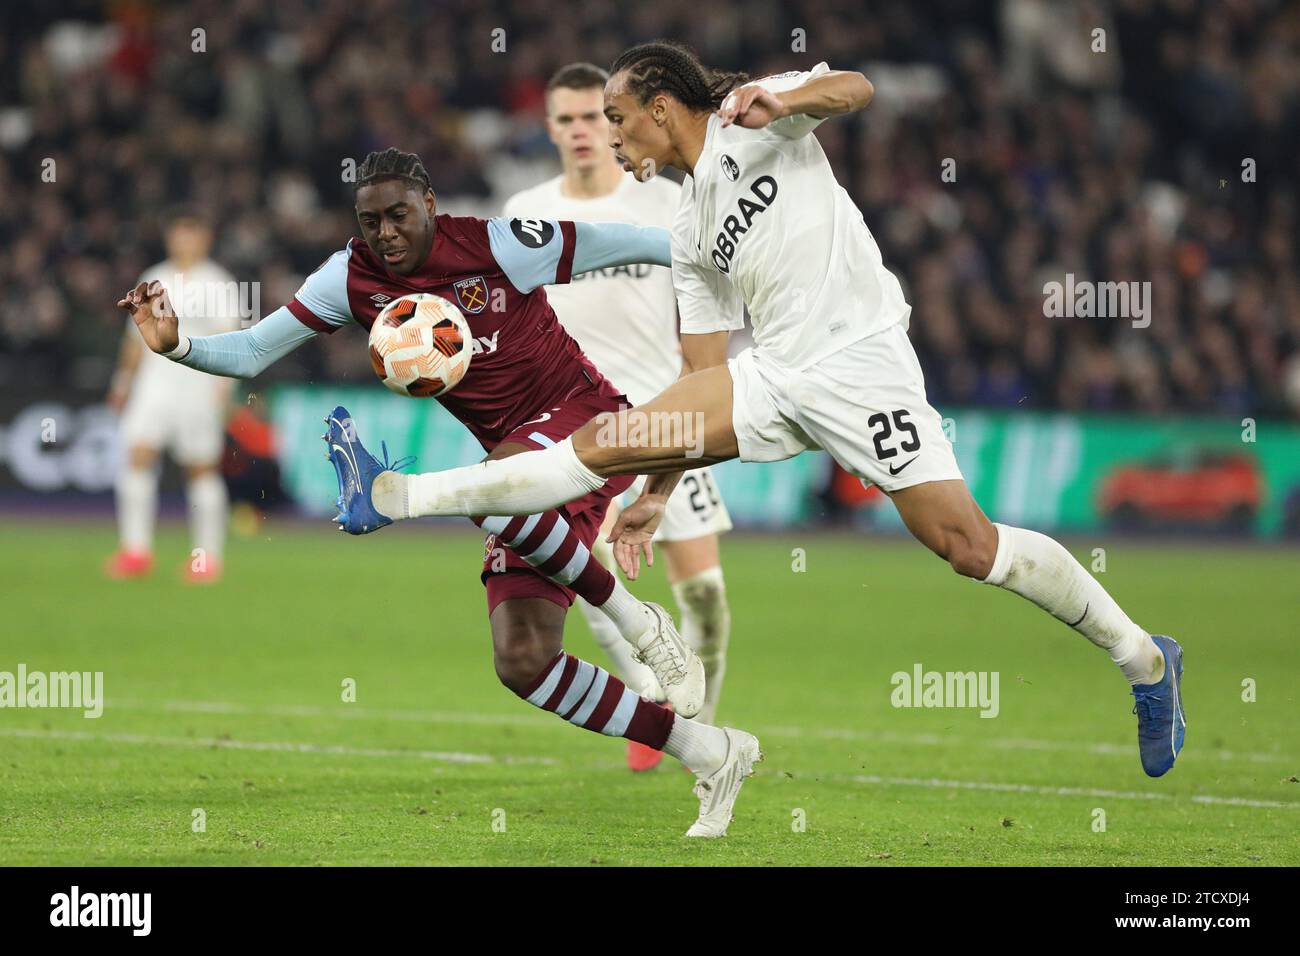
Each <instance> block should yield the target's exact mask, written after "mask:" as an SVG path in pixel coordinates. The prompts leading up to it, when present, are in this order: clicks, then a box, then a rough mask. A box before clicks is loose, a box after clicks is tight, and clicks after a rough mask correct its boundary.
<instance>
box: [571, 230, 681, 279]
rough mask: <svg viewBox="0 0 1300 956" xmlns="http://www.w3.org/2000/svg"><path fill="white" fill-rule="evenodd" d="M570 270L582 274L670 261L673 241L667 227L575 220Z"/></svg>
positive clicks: (660, 264) (575, 273) (671, 261)
mask: <svg viewBox="0 0 1300 956" xmlns="http://www.w3.org/2000/svg"><path fill="white" fill-rule="evenodd" d="M573 228H574V233H575V240H574V249H573V274H574V275H582V273H584V272H592V271H593V270H596V269H608V268H610V267H611V266H630V265H633V264H635V263H638V262H646V263H649V264H650V265H656V266H671V265H672V264H673V253H672V241H671V237H670V235H669V233H668V230H667V229H662V228H660V227H659V226H637V225H633V224H632V223H628V222H575V223H574V224H573Z"/></svg>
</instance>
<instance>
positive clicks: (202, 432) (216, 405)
mask: <svg viewBox="0 0 1300 956" xmlns="http://www.w3.org/2000/svg"><path fill="white" fill-rule="evenodd" d="M164 240H165V244H166V247H167V258H166V259H165V260H163V261H162V262H159V263H158V264H156V265H154V266H152V267H150V268H149V269H148V270H146V271H145V273H144V274H143V275H142V276H141V277H140V281H141V282H150V281H153V280H158V281H160V282H162V283H163V284H164V285H165V286H167V288H168V290H169V291H170V292H171V296H172V301H173V302H174V303H176V305H175V308H176V311H177V312H178V314H180V315H182V316H184V318H185V322H186V325H187V326H190V327H194V328H198V329H199V330H200V331H201V332H202V333H203V334H215V333H217V332H229V331H232V330H234V329H237V328H238V327H239V297H238V286H237V285H236V283H235V280H234V277H233V276H231V274H230V273H229V272H227V271H226V270H225V269H223V268H222V267H221V266H219V265H217V264H216V263H215V262H213V261H212V260H211V259H209V258H208V250H209V249H210V247H211V245H212V231H211V228H210V227H209V226H208V224H207V222H206V221H205V220H204V218H203V217H202V216H201V215H200V214H198V213H196V212H194V211H193V210H181V211H179V212H177V213H175V214H173V215H172V216H171V217H170V218H169V221H168V223H167V226H166V232H165V237H164ZM233 385H234V380H233V379H226V378H212V377H211V376H208V375H204V374H203V373H202V372H196V371H195V370H194V369H189V368H185V367H184V366H183V365H178V364H177V363H175V362H172V361H169V360H168V359H166V358H163V356H161V355H155V354H154V353H153V352H151V351H149V350H148V349H146V348H145V347H144V345H143V343H142V342H141V340H140V335H139V333H138V332H136V331H135V323H134V322H132V321H130V320H128V321H127V329H126V335H125V336H124V337H123V339H122V348H121V351H120V352H119V354H118V363H117V370H116V372H115V373H114V374H113V379H112V385H111V387H110V390H109V395H108V405H109V407H110V408H112V409H113V410H114V411H118V412H121V414H122V422H121V428H122V431H121V435H122V443H123V445H124V446H125V448H126V457H125V460H124V461H123V463H122V465H121V470H120V471H119V473H118V477H117V483H116V494H117V518H118V529H119V534H120V539H121V545H120V548H119V550H118V551H117V553H116V554H114V555H113V556H112V557H111V558H110V559H109V561H108V565H107V568H106V571H107V573H108V575H109V576H110V577H114V578H131V577H140V576H143V575H146V574H148V573H149V572H150V571H151V570H152V569H153V530H154V521H155V518H156V516H157V510H158V474H157V466H158V460H159V457H160V454H161V453H162V451H163V450H167V451H169V452H170V453H171V456H172V458H173V459H174V460H175V461H176V463H177V464H178V465H180V466H181V467H182V468H184V469H185V476H186V499H187V502H188V505H189V516H190V530H191V534H192V536H193V546H194V551H192V552H191V555H190V558H189V560H188V561H187V562H186V564H185V572H184V573H185V577H186V579H187V580H189V581H191V582H194V583H212V582H214V581H216V580H217V579H218V578H219V577H220V574H221V558H222V546H223V544H224V540H225V532H226V517H227V512H228V510H229V502H228V499H227V496H226V483H225V481H224V479H223V478H222V477H221V453H222V449H223V446H224V435H225V410H226V407H227V406H228V404H229V400H230V391H231V388H232V386H233Z"/></svg>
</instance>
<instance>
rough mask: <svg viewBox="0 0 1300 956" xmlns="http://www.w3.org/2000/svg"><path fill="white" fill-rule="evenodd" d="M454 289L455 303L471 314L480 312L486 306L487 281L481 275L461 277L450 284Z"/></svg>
mask: <svg viewBox="0 0 1300 956" xmlns="http://www.w3.org/2000/svg"><path fill="white" fill-rule="evenodd" d="M452 288H453V289H455V290H456V303H457V304H458V305H459V306H460V307H461V308H462V309H464V310H465V311H466V312H469V313H471V314H475V313H479V312H482V311H483V310H484V309H485V308H486V307H487V299H488V290H487V283H486V282H485V281H484V280H483V277H482V276H475V277H474V278H472V279H461V280H460V281H459V282H456V283H454V284H453V285H452Z"/></svg>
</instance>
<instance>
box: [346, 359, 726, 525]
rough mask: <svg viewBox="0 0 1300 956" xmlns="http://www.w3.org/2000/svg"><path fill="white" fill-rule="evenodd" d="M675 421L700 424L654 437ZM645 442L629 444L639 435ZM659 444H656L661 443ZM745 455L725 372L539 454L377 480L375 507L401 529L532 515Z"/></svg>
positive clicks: (680, 386)
mask: <svg viewBox="0 0 1300 956" xmlns="http://www.w3.org/2000/svg"><path fill="white" fill-rule="evenodd" d="M637 416H639V420H640V421H641V422H645V421H657V420H658V421H672V420H673V416H676V417H677V419H678V420H684V416H691V421H692V423H693V425H694V423H696V422H698V423H699V424H700V426H701V427H700V429H699V430H698V431H695V430H694V428H692V431H691V433H690V434H689V435H688V434H686V432H685V430H683V429H674V428H671V427H669V428H663V429H658V430H655V431H650V430H647V429H646V428H645V427H644V426H639V425H638V424H637V421H638V418H637ZM638 434H640V435H641V436H644V437H645V440H637V441H622V440H619V438H620V436H632V435H638ZM655 439H657V440H655ZM738 454H739V451H738V449H737V446H736V432H735V429H734V428H733V427H732V424H731V373H730V372H728V370H727V367H726V366H725V365H718V366H714V367H712V368H707V369H703V370H701V371H699V372H695V373H694V374H692V375H687V376H685V377H684V378H681V379H678V380H677V381H676V382H674V383H673V384H672V385H670V386H669V387H668V388H666V389H664V391H663V392H661V393H660V394H659V395H657V396H656V397H655V398H654V399H652V400H651V401H649V402H647V403H646V404H644V405H639V406H637V407H636V408H629V409H625V410H624V411H621V412H616V413H609V414H607V415H599V416H597V417H596V418H594V419H592V420H591V421H590V422H588V423H587V424H586V425H583V426H582V427H581V428H580V429H578V430H577V431H575V432H574V433H573V434H572V435H571V436H570V437H569V438H568V439H566V440H564V441H562V442H559V443H558V444H556V445H553V446H552V447H550V448H545V449H542V450H540V451H528V452H525V453H524V454H521V455H514V456H511V457H509V458H504V459H500V460H488V461H484V462H480V463H479V464H477V465H469V466H467V467H464V468H452V469H450V470H448V471H433V472H425V473H424V474H419V475H404V474H401V473H399V472H393V471H386V472H383V473H382V474H380V475H379V476H378V477H376V478H375V480H374V485H373V487H372V490H371V497H372V500H373V501H374V507H375V509H376V510H378V511H379V512H380V513H381V514H383V515H385V516H387V517H389V518H391V519H393V520H394V521H397V520H401V519H404V518H418V517H422V516H426V515H465V516H470V515H476V514H502V515H527V514H534V513H536V512H538V511H545V510H547V509H548V508H555V507H557V506H559V505H562V504H565V503H567V502H569V501H573V500H575V499H577V498H581V497H582V496H583V495H586V494H589V493H591V492H592V491H595V490H596V489H598V488H600V487H601V486H602V485H603V484H604V483H605V479H606V478H609V477H611V476H613V475H631V474H641V475H652V474H659V473H662V472H671V471H680V470H683V469H686V468H698V467H700V466H701V465H711V464H716V463H718V462H720V461H727V460H728V459H731V458H735V457H736V456H737V455H738Z"/></svg>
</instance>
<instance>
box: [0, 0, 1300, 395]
mask: <svg viewBox="0 0 1300 956" xmlns="http://www.w3.org/2000/svg"><path fill="white" fill-rule="evenodd" d="M659 36H666V37H672V38H675V39H680V40H684V41H686V42H688V43H690V44H691V45H693V46H694V47H695V48H696V49H697V50H698V52H699V53H700V55H701V58H702V59H703V61H704V62H705V63H707V64H709V65H712V66H715V67H718V68H726V69H745V70H748V71H749V72H750V73H751V74H753V75H761V74H764V73H771V72H779V71H784V70H787V69H792V68H803V69H807V68H809V67H811V66H812V65H814V64H816V63H817V62H819V61H821V60H826V61H828V62H829V63H830V65H831V66H832V67H834V68H839V69H855V70H861V71H863V72H864V73H866V75H867V76H868V78H869V79H871V80H872V81H873V83H874V84H875V86H876V99H875V102H874V103H873V104H872V105H871V106H870V107H869V108H868V109H867V110H866V111H865V112H863V113H861V114H857V115H854V116H852V117H847V118H840V119H836V120H833V121H830V122H827V123H824V124H823V125H822V126H821V128H820V129H819V131H818V133H817V135H818V137H819V139H820V140H821V143H822V145H823V147H824V148H825V150H826V152H827V154H828V155H829V156H830V158H831V161H832V163H833V164H834V166H835V169H836V172H837V175H838V176H839V178H840V181H841V183H842V184H843V185H844V187H845V188H846V189H847V190H848V191H849V193H850V195H851V196H852V197H853V198H854V200H855V201H856V202H857V204H858V206H859V207H860V208H861V210H862V212H863V215H864V217H865V219H866V222H867V224H868V226H870V228H871V230H872V231H873V233H874V234H875V236H876V239H877V241H878V243H879V245H880V247H881V249H882V251H883V254H884V257H885V262H886V264H887V265H888V266H890V267H891V268H892V269H893V270H894V271H895V273H896V274H897V275H898V276H899V278H900V279H901V280H902V282H903V285H904V289H905V292H906V294H907V297H908V301H909V302H911V303H912V306H913V310H912V319H911V323H912V324H911V334H912V338H913V341H914V343H915V345H916V348H917V351H918V354H919V355H920V357H921V360H922V363H923V365H924V367H925V371H926V375H927V381H928V384H929V389H930V397H931V400H932V402H933V403H934V404H936V405H938V406H939V407H940V408H941V409H942V408H943V407H944V406H945V405H958V404H960V405H974V406H985V407H1003V408H1013V407H1026V408H1036V409H1065V410H1078V411H1098V412H1115V411H1140V412H1153V413H1170V412H1177V413H1210V414H1223V415H1234V416H1236V415H1257V414H1263V415H1288V416H1292V417H1300V249H1298V246H1297V237H1298V235H1300V221H1298V217H1300V210H1297V201H1298V200H1300V4H1296V3H1295V2H1293V0H1292V2H1286V0H1217V2H1197V0H1114V2H1104V3H1103V2H1089V0H1081V2H1074V0H1000V2H994V0H932V2H923V0H879V2H877V0H872V2H869V3H864V2H862V0H844V2H838V0H823V2H817V0H722V2H718V3H713V4H700V3H698V2H695V0H656V2H654V3H644V4H642V3H638V4H627V3H621V2H620V3H616V2H613V0H610V2H597V0H433V2H428V0H375V2H368V3H362V4H359V3H355V2H353V0H276V2H274V3H266V2H262V0H233V2H226V0H198V2H192V3H184V4H161V3H145V2H139V0H120V2H111V3H84V2H76V0H71V2H62V3H60V2H53V3H50V4H44V5H4V6H3V8H0V63H3V64H4V67H3V70H0V194H2V195H3V196H4V197H5V201H4V202H3V203H0V390H5V391H10V390H15V389H16V390H19V391H31V392H36V391H38V390H41V389H47V390H48V389H62V388H83V389H86V390H95V389H102V388H105V387H106V386H107V379H108V376H109V374H110V372H111V368H112V360H113V356H114V352H115V349H116V346H117V342H118V339H119V337H120V336H121V334H122V329H123V323H124V321H125V318H124V316H123V314H122V313H120V312H118V311H117V310H115V309H114V306H113V303H114V301H115V300H116V299H117V298H118V296H119V295H120V293H121V292H122V291H123V290H125V289H126V288H128V287H129V286H131V285H132V284H133V283H134V282H135V281H136V278H137V276H138V275H139V273H140V272H141V271H143V269H144V268H146V267H147V266H148V265H150V264H151V263H152V262H154V261H156V260H157V259H159V258H161V243H160V216H161V215H162V214H164V213H165V212H166V211H167V209H168V208H169V207H171V206H174V205H175V204H177V203H180V202H185V203H190V204H197V205H199V206H200V207H202V208H205V209H207V210H208V211H209V212H210V214H211V215H212V216H213V217H214V218H215V223H216V227H217V242H216V247H215V253H214V254H215V258H216V259H218V261H220V262H221V263H222V264H223V265H225V266H226V267H227V268H228V269H230V270H231V271H232V272H233V273H234V274H235V275H236V276H237V277H238V278H239V279H241V280H245V281H255V282H258V283H260V301H261V307H262V308H261V310H262V312H263V313H265V312H269V311H271V310H272V309H274V308H275V307H277V306H279V305H281V304H283V303H284V302H285V301H287V300H288V299H289V298H290V297H291V296H292V295H293V293H294V291H295V290H296V288H297V287H298V284H299V283H300V282H301V280H302V278H303V277H304V275H306V274H307V273H308V272H310V271H311V270H312V269H314V268H315V267H316V265H318V264H319V263H320V261H321V260H322V259H324V258H325V257H326V256H327V255H329V254H330V253H331V252H333V251H334V250H336V249H338V248H340V247H341V246H342V245H343V244H344V242H345V241H346V239H347V237H349V236H351V235H353V234H355V221H354V219H353V216H352V211H351V192H352V185H351V183H350V182H349V181H348V176H347V172H348V168H349V166H348V163H349V161H351V162H353V163H359V162H360V160H361V158H362V157H363V156H364V155H365V154H366V152H368V151H369V150H372V149H382V148H383V147H385V146H388V145H397V146H400V147H402V148H404V149H409V150H414V151H416V152H419V153H420V154H421V155H422V156H423V158H424V161H425V165H426V166H427V168H428V169H429V171H430V174H431V176H432V178H433V181H434V186H435V189H436V190H437V193H438V197H439V203H440V206H441V207H442V209H443V210H444V211H453V212H458V213H464V214H473V215H482V216H487V215H494V214H497V213H498V212H499V210H500V204H501V202H502V201H503V200H504V199H505V197H506V195H508V194H509V193H510V192H512V191H514V190H515V189H518V188H522V187H523V186H526V185H531V184H532V183H533V182H536V181H538V180H540V179H541V178H543V177H545V176H547V175H552V174H553V173H554V172H555V170H556V168H557V167H556V165H555V159H554V153H553V150H552V148H551V146H550V145H549V143H548V142H547V140H546V136H545V129H544V127H543V124H542V119H543V103H544V97H543V88H544V86H545V83H546V80H547V79H548V77H549V76H550V74H551V73H552V72H553V71H554V70H555V69H556V68H557V67H559V66H561V65H563V64H564V63H567V62H571V61H574V60H589V61H594V62H596V63H599V64H601V65H605V66H607V65H608V64H609V63H610V62H611V61H612V60H613V59H614V57H615V56H617V54H618V53H619V52H620V51H621V50H622V49H623V48H624V47H625V46H627V45H629V44H631V43H633V42H638V41H641V40H646V39H652V38H655V37H659ZM1067 274H1069V275H1071V276H1073V281H1074V282H1076V283H1078V282H1083V281H1091V282H1098V283H1100V282H1137V283H1149V284H1150V285H1149V286H1147V287H1145V288H1149V290H1150V302H1149V313H1148V315H1147V316H1146V317H1145V318H1143V319H1142V320H1140V321H1139V320H1137V319H1134V318H1132V317H1124V316H1110V317H1104V318H1102V317H1052V316H1049V315H1048V314H1047V312H1048V311H1049V310H1047V309H1045V305H1044V303H1045V299H1046V296H1045V293H1044V287H1045V285H1046V284H1047V283H1051V282H1064V281H1065V280H1066V275H1067ZM1148 323H1149V324H1148ZM368 374H369V372H368V364H367V362H366V360H365V353H364V349H362V348H361V347H360V346H359V344H358V339H357V335H356V334H355V333H353V334H346V333H345V334H343V335H337V336H331V337H329V338H328V340H326V341H323V342H322V343H321V344H320V345H313V346H308V347H307V348H304V349H303V350H301V351H300V352H299V353H297V354H296V355H295V356H294V357H293V358H292V359H291V360H288V361H286V362H284V363H282V364H281V365H280V366H278V367H277V368H275V369H273V370H272V371H271V372H269V373H268V374H267V375H266V376H265V378H267V379H272V378H291V379H311V380H313V381H334V380H339V379H344V378H349V379H350V378H356V379H360V378H361V377H363V376H366V375H368Z"/></svg>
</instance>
